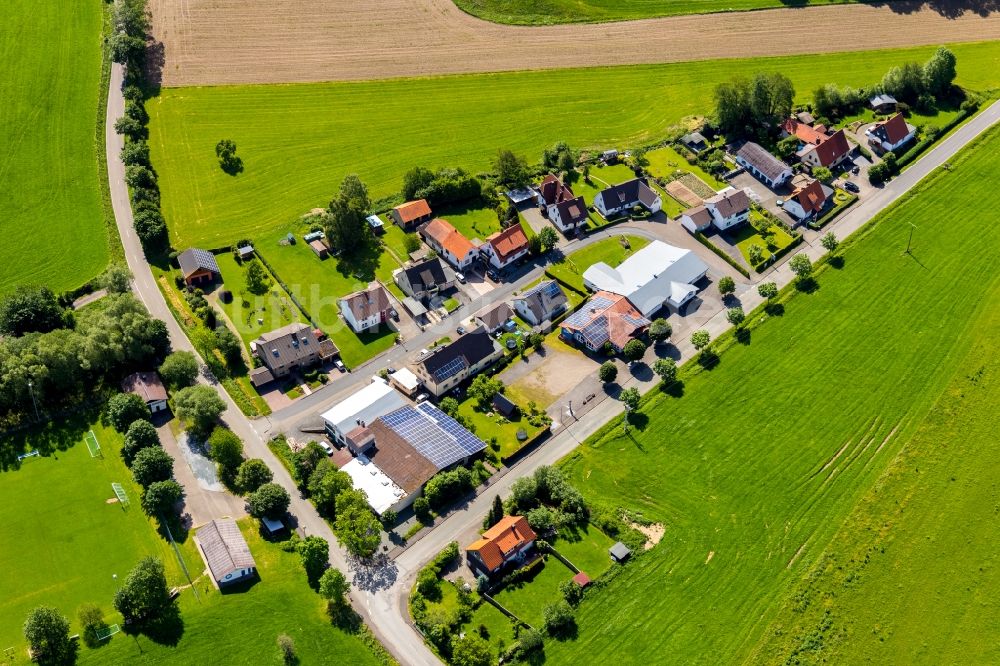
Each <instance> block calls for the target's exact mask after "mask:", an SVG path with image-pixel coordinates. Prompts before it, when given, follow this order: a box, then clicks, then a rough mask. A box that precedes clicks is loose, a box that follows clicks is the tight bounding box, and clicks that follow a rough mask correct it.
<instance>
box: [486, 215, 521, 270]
mask: <svg viewBox="0 0 1000 666" xmlns="http://www.w3.org/2000/svg"><path fill="white" fill-rule="evenodd" d="M479 251H480V252H481V253H482V254H483V256H484V257H486V259H487V260H489V262H490V265H491V266H493V267H494V268H498V269H499V268H506V267H507V266H510V265H511V264H512V263H514V262H515V261H517V260H518V259H520V258H521V257H523V256H524V255H526V254H528V236H527V234H525V233H524V229H522V228H521V225H520V224H517V223H514V224H513V225H511V226H509V227H507V228H506V229H504V230H503V231H501V232H499V233H495V234H493V235H492V236H490V237H489V238H487V239H486V242H485V243H483V246H482V247H480V248H479Z"/></svg>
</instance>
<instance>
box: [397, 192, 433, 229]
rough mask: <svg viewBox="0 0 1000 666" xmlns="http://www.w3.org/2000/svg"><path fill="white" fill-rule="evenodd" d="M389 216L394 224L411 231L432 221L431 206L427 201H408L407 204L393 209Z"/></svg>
mask: <svg viewBox="0 0 1000 666" xmlns="http://www.w3.org/2000/svg"><path fill="white" fill-rule="evenodd" d="M389 216H390V217H391V218H392V220H393V222H395V223H396V224H398V225H399V226H401V227H402V228H403V229H407V230H409V229H412V228H413V227H415V226H417V225H418V224H423V223H424V222H426V221H427V220H429V219H431V206H430V204H428V203H427V199H417V200H416V201H407V202H406V203H405V204H402V205H400V206H396V207H395V208H393V209H392V210H391V211H390V212H389Z"/></svg>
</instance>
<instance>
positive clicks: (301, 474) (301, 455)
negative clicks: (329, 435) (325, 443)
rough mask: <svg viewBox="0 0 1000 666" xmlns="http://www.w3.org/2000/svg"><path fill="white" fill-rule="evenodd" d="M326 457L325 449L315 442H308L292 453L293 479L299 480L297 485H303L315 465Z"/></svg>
mask: <svg viewBox="0 0 1000 666" xmlns="http://www.w3.org/2000/svg"><path fill="white" fill-rule="evenodd" d="M326 457H327V455H326V451H324V450H323V447H321V446H320V445H319V444H317V443H316V442H309V443H308V444H306V445H305V446H303V447H302V448H301V449H299V451H298V452H297V453H295V454H293V458H292V467H293V468H294V470H295V480H296V481H298V482H299V485H302V486H305V485H306V484H308V483H309V479H310V478H311V477H312V474H313V472H314V471H315V470H316V467H317V466H318V465H319V463H320V461H322V460H324V459H326Z"/></svg>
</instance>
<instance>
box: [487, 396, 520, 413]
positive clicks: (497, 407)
mask: <svg viewBox="0 0 1000 666" xmlns="http://www.w3.org/2000/svg"><path fill="white" fill-rule="evenodd" d="M493 409H494V411H496V412H498V413H500V414H503V415H504V417H506V418H508V419H512V418H516V417H517V415H518V412H520V411H521V410H520V409H519V408H518V406H517V405H516V404H515V403H514V401H513V400H511V399H510V398H508V397H507V396H505V395H504V394H503V393H497V394H496V395H495V396H493Z"/></svg>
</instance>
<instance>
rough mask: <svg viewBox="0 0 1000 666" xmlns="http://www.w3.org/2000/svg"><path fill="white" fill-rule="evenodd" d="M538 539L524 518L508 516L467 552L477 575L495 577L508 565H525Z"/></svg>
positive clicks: (484, 533)
mask: <svg viewBox="0 0 1000 666" xmlns="http://www.w3.org/2000/svg"><path fill="white" fill-rule="evenodd" d="M536 538H537V536H536V535H535V532H534V530H532V529H531V526H530V525H528V520H527V519H526V518H525V517H524V516H504V517H503V518H501V519H500V522H498V523H497V524H496V525H494V526H493V527H491V528H490V529H488V530H486V531H485V532H483V536H482V538H480V539H479V540H478V541H476V542H474V543H473V544H472V545H470V546H469V547H468V548H466V549H465V555H466V558H467V559H468V561H469V566H470V567H472V569H473V570H474V571H477V572H480V573H483V574H486V575H487V576H493V575H494V574H496V573H498V572H499V571H500V570H501V569H503V568H504V567H505V566H506V565H508V564H512V563H514V564H517V563H520V562H522V561H524V558H525V556H526V555H527V553H528V551H529V550H531V547H532V546H534V545H535V539H536Z"/></svg>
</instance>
